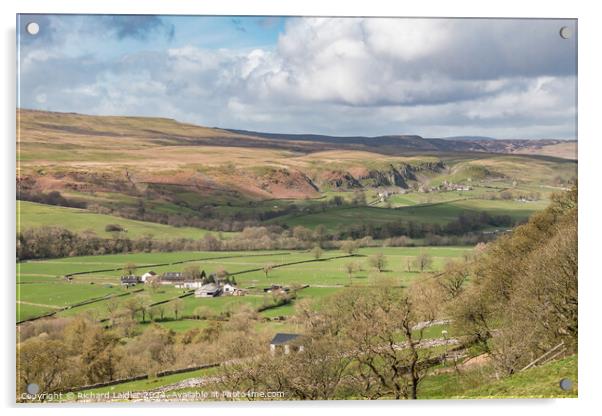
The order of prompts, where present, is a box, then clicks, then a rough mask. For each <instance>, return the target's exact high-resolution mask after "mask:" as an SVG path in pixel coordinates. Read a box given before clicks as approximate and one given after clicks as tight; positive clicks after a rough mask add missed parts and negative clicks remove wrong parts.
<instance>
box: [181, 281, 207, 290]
mask: <svg viewBox="0 0 602 416" xmlns="http://www.w3.org/2000/svg"><path fill="white" fill-rule="evenodd" d="M202 286H203V281H202V280H186V281H183V282H179V283H176V284H174V287H175V288H177V289H200V288H201V287H202Z"/></svg>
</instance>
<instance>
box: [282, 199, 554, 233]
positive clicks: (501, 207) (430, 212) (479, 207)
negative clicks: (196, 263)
mask: <svg viewBox="0 0 602 416" xmlns="http://www.w3.org/2000/svg"><path fill="white" fill-rule="evenodd" d="M408 197H409V195H399V199H395V201H399V202H400V205H403V204H402V201H404V198H405V202H406V203H407V206H400V207H398V208H393V209H391V208H380V207H343V208H329V209H327V210H326V211H324V212H318V213H309V214H294V215H293V214H291V215H288V216H285V217H280V218H276V219H273V220H271V222H274V223H278V224H286V225H288V226H289V227H294V226H297V225H302V226H304V227H309V228H315V227H317V226H318V225H323V226H325V227H326V228H327V229H328V230H331V231H334V230H336V229H337V228H339V227H342V226H345V227H348V226H353V225H358V224H373V225H380V224H383V223H388V222H396V221H414V222H417V223H425V224H441V225H443V224H447V223H449V222H451V221H453V220H456V219H457V218H458V216H459V215H460V214H462V213H463V212H482V211H484V212H488V213H489V214H492V215H509V216H511V217H512V218H514V219H516V220H524V219H526V218H528V217H529V216H530V215H531V214H533V213H534V212H536V211H540V210H542V209H543V208H545V207H546V205H547V201H536V202H528V203H527V202H517V201H503V200H484V199H468V198H464V199H459V198H458V197H455V198H453V199H451V200H449V201H447V202H437V201H436V202H432V203H420V204H415V203H412V202H413V201H412V200H411V199H409V198H408Z"/></svg>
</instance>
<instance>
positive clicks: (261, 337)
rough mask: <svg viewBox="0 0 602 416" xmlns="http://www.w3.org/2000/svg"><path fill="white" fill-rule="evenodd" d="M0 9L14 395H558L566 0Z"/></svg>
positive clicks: (570, 275) (565, 233)
mask: <svg viewBox="0 0 602 416" xmlns="http://www.w3.org/2000/svg"><path fill="white" fill-rule="evenodd" d="M17 31H18V37H17V39H18V56H17V60H18V108H17V120H18V130H17V131H18V137H17V143H18V147H17V149H18V151H17V160H18V165H17V185H18V187H17V190H18V193H17V203H18V210H17V211H18V230H17V253H16V254H17V271H18V273H17V276H16V285H17V299H16V305H17V308H16V310H17V316H16V325H17V334H18V335H17V373H16V375H17V380H16V385H17V396H16V400H17V401H18V402H58V401H62V402H76V403H80V404H82V405H83V404H86V403H93V402H126V401H127V402H136V401H140V400H150V401H170V402H178V401H199V402H203V401H247V400H324V399H337V400H347V399H349V400H350V399H353V400H356V399H382V400H394V399H440V398H484V397H495V398H509V397H514V398H516V397H518V398H529V397H575V396H577V386H578V385H577V228H576V224H577V198H576V196H577V135H576V116H577V103H576V93H577V91H576V81H577V67H576V49H577V22H576V20H570V19H567V20H560V19H550V20H542V19H522V20H518V19H442V18H437V19H434V18H433V19H429V18H421V19H414V18H412V19H410V18H337V17H334V18H333V17H311V18H309V17H308V18H304V17H278V16H269V17H237V16H131V15H128V16H125V15H19V16H18V17H17Z"/></svg>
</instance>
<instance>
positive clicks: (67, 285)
mask: <svg viewBox="0 0 602 416" xmlns="http://www.w3.org/2000/svg"><path fill="white" fill-rule="evenodd" d="M423 251H425V252H428V253H429V254H430V255H431V256H432V258H433V266H432V270H433V271H435V270H440V269H441V268H442V267H443V265H444V263H445V262H446V261H448V260H450V259H459V258H462V256H463V254H464V253H466V252H468V251H470V248H467V247H429V248H418V247H404V248H401V247H400V248H396V247H386V248H362V249H360V250H359V252H358V253H357V255H356V256H353V257H343V258H337V257H340V256H346V254H345V253H342V252H340V251H337V250H329V251H325V252H324V254H323V256H322V258H320V259H319V260H316V259H315V258H314V257H313V255H312V254H311V253H309V252H307V251H291V252H284V251H279V252H270V251H267V252H173V253H136V254H114V255H104V256H82V257H69V258H64V259H52V260H37V261H29V262H24V263H19V265H18V268H17V273H18V275H17V291H18V292H17V294H18V299H19V300H20V301H21V302H23V303H19V308H17V319H18V320H23V319H28V318H31V317H34V316H39V315H43V314H45V313H48V312H50V311H52V310H56V309H57V308H60V307H65V306H69V305H73V304H75V303H78V302H81V301H84V300H87V299H93V298H100V297H103V296H107V295H118V294H124V293H130V292H131V291H132V290H133V289H128V290H125V289H122V288H121V287H120V286H119V276H120V275H121V274H122V271H121V268H122V266H123V265H124V264H126V263H134V264H136V265H137V266H139V268H138V271H137V273H139V274H142V273H144V272H146V271H148V270H150V269H152V270H154V271H155V272H157V273H159V274H160V273H163V272H166V271H182V270H184V268H186V267H188V266H190V265H197V266H198V267H200V268H201V269H203V270H205V271H206V272H207V273H211V272H214V271H216V270H217V269H218V268H224V269H225V270H227V271H228V272H229V273H230V274H231V275H233V276H234V278H235V279H236V281H237V283H238V284H239V286H241V287H243V288H248V289H251V291H250V292H249V294H248V295H247V296H243V297H218V298H209V299H205V298H195V297H192V296H191V297H186V298H184V299H183V303H184V310H183V312H182V313H183V314H184V315H192V314H193V312H194V310H195V309H196V308H197V307H198V306H207V307H208V308H209V309H211V310H212V311H213V312H214V313H216V314H220V313H223V312H227V311H229V310H232V309H233V308H235V306H236V305H238V304H242V303H244V304H249V305H250V306H251V307H253V308H255V309H256V308H259V307H260V306H262V305H264V304H267V303H269V301H270V300H271V298H270V296H266V295H264V294H263V291H262V288H264V287H269V286H270V285H271V284H283V285H287V286H294V285H299V286H301V285H309V286H310V287H309V288H306V289H303V290H301V291H299V293H298V294H299V298H300V299H301V298H315V299H320V298H323V297H325V296H328V295H330V294H332V293H334V292H336V290H338V289H340V288H342V287H344V286H348V285H362V286H366V285H368V286H370V285H375V284H378V283H380V282H384V281H386V282H389V281H392V282H396V283H397V284H401V285H404V284H407V283H408V282H410V281H411V280H412V279H414V278H416V277H418V276H419V273H418V272H416V271H414V270H412V271H411V272H408V271H407V263H408V261H411V260H412V259H413V258H414V257H415V256H416V255H417V254H419V253H420V252H423ZM375 253H383V254H384V255H385V256H386V259H387V266H386V268H385V270H384V271H383V272H378V271H376V270H373V269H372V268H371V267H370V265H369V263H368V258H369V256H370V255H372V254H375ZM200 259H203V260H200ZM187 260H191V261H190V262H186V263H177V262H183V261H187ZM295 262H302V263H298V264H291V265H284V264H285V263H295ZM348 262H354V263H356V264H358V265H359V266H360V268H361V270H359V271H357V272H355V273H353V275H352V277H351V279H350V278H349V275H348V274H347V272H346V271H345V264H346V263H348ZM158 263H177V264H170V265H167V266H157V267H155V266H153V267H151V266H145V265H152V264H158ZM265 264H273V265H275V266H276V267H274V268H273V270H272V271H271V272H270V273H269V274H268V277H267V278H266V276H265V273H264V272H263V270H261V269H262V267H263V266H264V265H265ZM279 265H282V266H281V267H279ZM101 269H115V270H111V271H104V272H94V271H95V270H101ZM253 269H260V270H256V271H248V270H253ZM77 272H90V273H88V274H82V275H75V276H73V280H72V281H67V280H65V279H64V278H63V277H62V276H64V275H65V274H70V273H77ZM135 289H144V290H143V292H141V293H134V294H132V295H127V296H142V295H144V296H148V297H149V298H150V299H151V301H152V302H158V301H162V300H165V299H172V298H175V297H177V296H180V295H182V294H184V293H185V292H186V291H185V290H183V289H176V288H174V287H173V286H170V285H163V286H161V287H160V288H159V289H158V290H156V291H154V292H151V291H150V290H149V289H148V288H144V286H138V287H136V288H135ZM135 289H134V290H135ZM127 296H124V297H120V298H119V300H120V301H124V300H125V299H126V298H127ZM292 311H293V306H292V305H285V306H281V307H279V308H274V309H269V310H266V311H265V312H262V315H263V316H265V317H277V316H286V315H290V314H291V313H292ZM80 313H90V314H92V315H94V316H96V317H98V318H99V319H100V318H104V317H106V316H107V313H108V312H107V307H106V301H104V300H101V301H99V302H95V303H91V304H88V305H84V306H80V307H77V308H72V309H66V310H63V311H61V312H59V313H58V315H59V316H74V315H77V314H80ZM166 317H172V313H171V312H169V311H167V312H166Z"/></svg>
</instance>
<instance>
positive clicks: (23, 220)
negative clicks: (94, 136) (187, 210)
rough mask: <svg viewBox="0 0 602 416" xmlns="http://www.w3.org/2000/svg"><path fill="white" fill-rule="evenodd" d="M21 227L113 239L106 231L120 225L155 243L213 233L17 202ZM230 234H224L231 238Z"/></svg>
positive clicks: (130, 234)
mask: <svg viewBox="0 0 602 416" xmlns="http://www.w3.org/2000/svg"><path fill="white" fill-rule="evenodd" d="M17 213H18V224H19V227H20V229H27V228H34V227H42V226H56V227H63V228H66V229H68V230H71V231H73V232H78V233H81V232H84V231H93V232H94V233H96V234H97V235H98V236H100V237H111V235H112V233H111V232H107V231H105V227H106V226H107V224H119V225H121V226H122V227H123V228H124V229H126V230H127V232H126V235H127V236H128V237H130V238H132V239H136V238H141V237H143V236H145V235H152V236H153V238H154V239H175V238H192V239H199V238H201V237H203V236H204V235H205V234H207V233H211V232H210V231H206V230H201V229H197V228H192V227H171V226H169V225H163V224H155V223H151V222H143V221H134V220H128V219H125V218H121V217H115V216H111V215H103V214H95V213H92V212H89V211H86V210H84V209H77V208H66V207H58V206H53V205H43V204H37V203H34V202H27V201H17ZM228 234H229V233H224V235H228Z"/></svg>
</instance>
